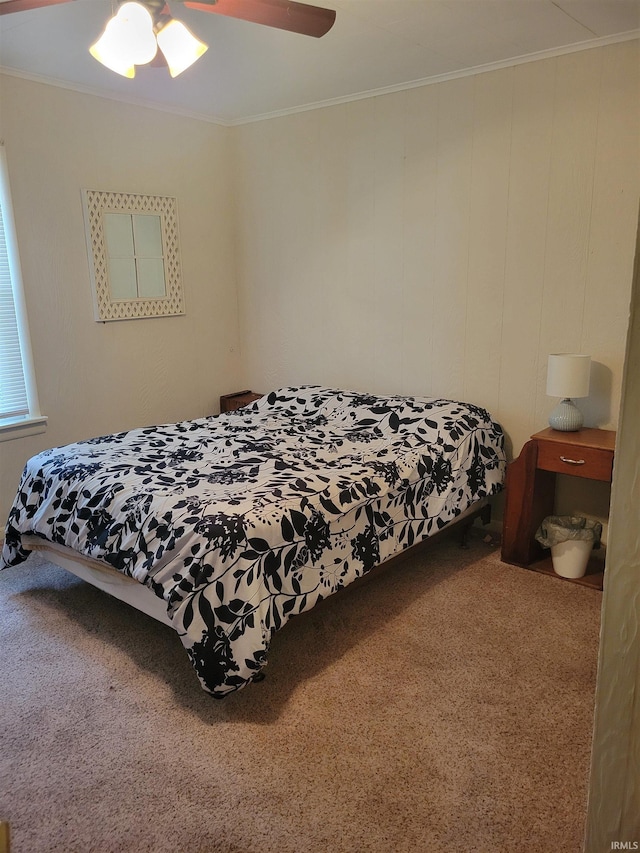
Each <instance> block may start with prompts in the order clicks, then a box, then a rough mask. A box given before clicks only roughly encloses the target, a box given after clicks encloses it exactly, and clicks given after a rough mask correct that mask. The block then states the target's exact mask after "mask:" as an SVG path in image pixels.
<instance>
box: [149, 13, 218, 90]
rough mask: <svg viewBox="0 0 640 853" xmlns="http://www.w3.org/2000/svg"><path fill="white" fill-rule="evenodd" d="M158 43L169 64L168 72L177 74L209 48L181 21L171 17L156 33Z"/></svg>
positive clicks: (173, 75) (175, 75) (174, 75)
mask: <svg viewBox="0 0 640 853" xmlns="http://www.w3.org/2000/svg"><path fill="white" fill-rule="evenodd" d="M157 39H158V45H159V47H160V50H161V51H162V52H163V53H164V57H165V59H166V60H167V64H168V66H169V74H171V76H172V77H177V76H178V74H182V72H183V71H184V70H185V69H187V68H189V66H190V65H193V63H194V62H195V61H196V59H199V58H200V57H201V56H202V54H203V53H205V52H206V51H207V50H208V49H209V48H208V47H207V45H206V44H205V43H204V42H202V41H200V39H197V38H196V37H195V36H194V35H193V33H192V32H191V30H189V29H188V27H186V26H185V25H184V24H183V23H182V21H176V20H175V19H172V20H171V21H169V23H168V24H167V25H166V26H165V27H163V28H162V29H161V30H160V32H159V33H158V35H157Z"/></svg>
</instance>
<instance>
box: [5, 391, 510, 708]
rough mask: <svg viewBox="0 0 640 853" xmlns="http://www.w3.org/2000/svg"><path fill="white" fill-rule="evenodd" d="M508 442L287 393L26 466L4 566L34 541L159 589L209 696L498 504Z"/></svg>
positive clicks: (450, 424) (362, 404)
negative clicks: (29, 537)
mask: <svg viewBox="0 0 640 853" xmlns="http://www.w3.org/2000/svg"><path fill="white" fill-rule="evenodd" d="M505 468H506V462H505V456H504V450H503V434H502V430H501V428H500V426H499V425H497V424H496V423H494V422H493V421H492V420H491V418H490V416H489V414H488V413H487V412H486V411H485V410H483V409H481V408H478V407H476V406H472V405H469V404H465V403H457V402H453V401H448V400H438V399H431V398H413V397H379V396H370V395H364V394H358V393H355V392H348V391H335V390H331V389H325V388H320V387H317V386H304V387H300V388H298V387H291V388H283V389H280V390H278V391H275V392H272V393H271V394H269V395H268V396H267V397H263V398H262V399H261V400H259V401H257V402H256V403H253V404H252V405H251V406H248V407H246V408H243V409H239V410H237V411H235V412H231V413H228V414H226V415H221V416H218V417H211V418H204V419H200V420H194V421H186V422H182V423H178V424H169V425H164V426H158V427H149V428H145V429H136V430H132V431H129V432H124V433H119V434H115V435H110V436H104V437H100V438H94V439H90V440H88V441H81V442H78V443H75V444H70V445H67V446H64V447H58V448H53V449H51V450H47V451H45V452H43V453H40V454H38V455H37V456H34V457H33V458H32V459H30V460H29V462H28V463H27V465H26V467H25V470H24V473H23V476H22V480H21V483H20V486H19V489H18V493H17V495H16V499H15V501H14V504H13V507H12V509H11V512H10V515H9V520H8V525H7V533H6V541H5V547H4V550H3V560H4V562H5V564H6V565H12V564H16V563H19V562H21V561H22V560H24V559H26V557H27V556H28V552H27V551H26V550H25V549H23V547H22V545H21V538H20V537H21V534H23V533H24V534H30V533H36V534H39V535H41V536H43V537H45V538H46V539H49V540H50V541H53V542H58V543H61V544H63V545H66V546H69V547H71V548H73V549H75V550H76V551H79V552H81V553H82V554H84V555H86V556H89V557H93V558H96V559H98V560H101V561H103V562H105V563H108V564H109V565H111V566H113V567H115V568H116V569H118V570H119V571H121V572H123V573H124V574H126V575H129V576H131V577H133V578H135V579H136V580H138V581H139V582H140V583H143V584H145V585H147V586H148V587H150V588H151V589H153V590H154V592H155V593H156V594H157V595H158V596H161V597H162V598H163V599H164V600H165V601H166V603H167V609H168V613H169V615H170V616H171V619H172V622H173V625H174V626H175V629H176V631H177V632H178V634H179V635H180V637H181V639H182V642H183V644H184V646H185V648H186V650H187V652H188V654H189V657H190V659H191V662H192V664H193V666H194V668H195V670H196V672H197V675H198V677H199V678H200V681H201V683H202V686H203V687H204V689H205V690H207V691H209V692H211V693H212V694H213V695H215V696H218V697H221V696H224V695H226V694H227V693H228V692H230V691H232V690H236V689H238V688H240V687H243V686H244V685H245V684H247V683H248V682H249V681H251V680H252V678H254V677H256V675H257V674H258V673H259V672H260V670H261V669H262V667H263V666H264V665H265V664H266V655H267V651H268V648H269V641H270V638H271V636H272V634H273V632H274V631H275V630H277V629H278V628H280V627H281V626H282V625H283V624H284V623H285V622H286V621H287V620H288V619H289V618H290V617H291V616H293V615H295V614H298V613H301V612H302V611H304V610H308V609H309V608H311V607H312V606H313V605H314V604H315V603H316V602H317V601H319V600H320V599H322V598H325V597H326V596H327V595H329V594H331V593H333V592H335V591H336V590H338V589H340V588H341V587H343V586H346V585H347V584H348V583H350V582H351V581H353V580H355V579H356V578H357V577H359V576H361V575H363V574H364V573H365V572H367V571H368V570H369V569H371V568H372V567H373V566H375V565H377V564H378V563H380V562H382V561H383V560H385V559H387V558H388V557H390V556H392V555H393V554H394V553H396V552H398V551H400V550H402V549H403V548H407V547H409V546H410V545H412V544H413V543H414V542H417V541H419V540H421V539H424V538H426V537H428V536H429V535H431V534H432V533H433V532H435V531H437V530H438V529H440V528H441V527H443V526H444V525H445V524H446V523H447V522H448V521H450V520H452V519H454V518H455V517H456V516H457V515H459V514H460V513H461V512H462V511H463V510H464V509H466V508H467V506H469V505H470V504H471V503H473V502H474V501H476V500H477V499H479V498H481V497H483V496H487V495H491V494H493V493H495V492H496V491H498V490H499V489H500V488H501V485H502V482H503V479H504V473H505Z"/></svg>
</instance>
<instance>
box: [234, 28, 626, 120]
mask: <svg viewBox="0 0 640 853" xmlns="http://www.w3.org/2000/svg"><path fill="white" fill-rule="evenodd" d="M636 39H640V29H637V30H630V31H629V32H625V33H618V34H616V35H612V36H602V37H600V38H594V39H589V41H584V42H577V43H576V44H570V45H565V46H563V47H554V48H549V49H547V50H540V51H536V52H535V53H528V54H523V55H522V56H514V57H512V58H510V59H501V60H499V61H498V62H488V63H486V64H484V65H474V66H473V67H470V68H463V69H461V70H459V71H449V72H447V73H446V74H437V75H434V76H432V77H425V78H423V79H420V80H411V81H409V82H407V83H398V84H396V85H394V86H385V87H383V88H380V89H370V90H368V91H364V92H358V93H357V94H352V95H345V96H343V97H340V98H331V99H329V100H326V101H316V102H315V103H312V104H303V105H301V106H297V107H291V108H289V109H284V110H278V111H277V112H271V113H263V114H262V115H254V116H249V117H247V118H242V119H231V120H229V121H228V122H227V124H228V125H229V126H231V127H236V126H238V125H242V124H252V123H253V122H257V121H267V120H268V119H272V118H280V117H282V116H287V115H294V114H296V113H302V112H307V111H308V110H318V109H323V108H324V107H333V106H337V105H338V104H347V103H350V102H351V101H361V100H364V99H365V98H377V97H379V96H380V95H390V94H393V93H394V92H403V91H405V90H406V89H417V88H419V87H420V86H432V85H434V84H435V83H444V82H446V81H447V80H458V79H460V78H461V77H471V76H474V75H476V74H486V73H487V72H489V71H498V70H500V69H501V68H511V67H513V66H516V65H524V64H525V63H528V62H539V61H540V60H543V59H553V58H554V57H558V56H565V55H566V54H570V53H578V52H579V51H583V50H592V49H594V48H598V47H607V46H608V45H612V44H620V43H621V42H626V41H634V40H636Z"/></svg>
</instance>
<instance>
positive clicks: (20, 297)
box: [0, 140, 47, 441]
mask: <svg viewBox="0 0 640 853" xmlns="http://www.w3.org/2000/svg"><path fill="white" fill-rule="evenodd" d="M0 204H1V205H2V220H3V225H4V236H5V242H6V247H7V262H8V267H9V279H10V282H11V293H12V296H13V307H14V310H15V317H16V325H17V329H18V340H19V345H20V360H21V364H22V374H23V377H24V383H25V389H26V396H27V407H28V412H27V413H26V414H24V415H17V416H14V417H3V416H2V415H1V414H0V441H10V440H11V439H14V438H23V437H26V436H28V435H36V434H38V433H42V432H44V431H45V430H46V428H47V417H46V416H45V415H42V414H41V411H40V402H39V400H38V390H37V387H36V380H35V370H34V367H33V355H32V351H31V338H30V335H29V326H28V321H27V308H26V304H25V298H24V287H23V282H22V271H21V267H20V255H19V251H18V240H17V237H16V228H15V221H14V217H13V204H12V201H11V187H10V182H9V170H8V167H7V157H6V151H5V146H4V142H3V141H2V140H0Z"/></svg>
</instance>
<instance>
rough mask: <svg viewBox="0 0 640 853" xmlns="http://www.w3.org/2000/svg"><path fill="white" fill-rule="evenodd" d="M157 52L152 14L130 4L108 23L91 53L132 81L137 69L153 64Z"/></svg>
mask: <svg viewBox="0 0 640 853" xmlns="http://www.w3.org/2000/svg"><path fill="white" fill-rule="evenodd" d="M157 50H158V45H157V42H156V37H155V34H154V32H153V18H152V17H151V13H150V12H149V10H148V9H147V8H146V7H145V6H143V5H142V4H140V3H134V2H129V3H123V4H122V6H120V8H119V9H118V13H117V14H116V15H115V17H113V18H111V20H110V21H108V23H107V25H106V27H105V29H104V33H103V34H102V35H101V36H100V38H99V39H98V41H97V42H96V43H95V44H93V45H91V47H90V48H89V53H90V54H91V55H92V56H93V57H94V59H97V60H98V62H101V63H102V64H103V65H105V66H106V67H107V68H110V69H111V70H112V71H115V72H116V73H118V74H122V75H123V76H124V77H129V78H131V77H134V76H135V68H134V66H135V65H146V64H147V63H148V62H151V60H152V59H153V58H154V56H155V55H156V52H157Z"/></svg>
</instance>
